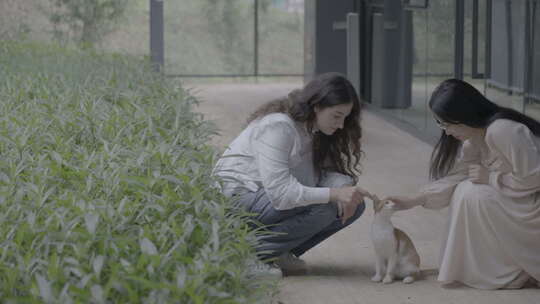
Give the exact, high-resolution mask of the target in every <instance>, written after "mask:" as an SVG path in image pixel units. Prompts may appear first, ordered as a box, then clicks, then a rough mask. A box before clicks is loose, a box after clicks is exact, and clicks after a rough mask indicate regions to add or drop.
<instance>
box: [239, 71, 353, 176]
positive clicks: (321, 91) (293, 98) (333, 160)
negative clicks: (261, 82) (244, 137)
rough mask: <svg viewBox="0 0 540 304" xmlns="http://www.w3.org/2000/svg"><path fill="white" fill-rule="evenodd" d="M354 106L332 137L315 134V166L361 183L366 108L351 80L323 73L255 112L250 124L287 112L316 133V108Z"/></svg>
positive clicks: (317, 170)
mask: <svg viewBox="0 0 540 304" xmlns="http://www.w3.org/2000/svg"><path fill="white" fill-rule="evenodd" d="M349 103H352V104H353V107H352V110H351V113H350V114H349V115H348V116H347V117H346V118H345V122H344V124H343V128H342V129H338V130H337V131H336V132H334V134H332V135H325V134H324V133H322V132H316V133H314V134H313V146H312V150H313V166H314V167H315V171H316V172H317V174H318V175H319V177H320V176H321V173H322V171H323V170H325V169H330V170H334V171H337V172H339V173H342V174H345V175H348V176H350V177H351V178H353V179H354V181H355V182H356V181H357V175H358V174H360V172H361V171H360V168H359V164H360V158H361V157H362V154H363V152H362V150H361V144H360V139H361V138H362V128H361V127H360V113H361V108H362V105H361V103H360V101H359V99H358V96H357V95H356V91H355V90H354V87H353V86H352V84H351V83H350V82H349V81H348V80H347V78H346V77H345V76H344V75H342V74H339V73H325V74H321V75H319V76H318V77H316V78H315V79H313V80H311V81H310V82H308V83H307V84H306V85H305V86H304V88H303V89H301V90H294V91H292V92H291V93H290V94H289V95H288V96H287V97H284V98H281V99H277V100H273V101H270V102H268V103H266V104H264V105H262V106H261V107H260V108H258V109H257V110H255V112H253V113H252V114H251V115H250V116H249V118H248V120H247V123H250V122H251V121H253V120H255V119H257V118H260V117H263V116H265V115H268V114H270V113H277V112H280V113H286V114H288V115H289V116H290V117H291V118H292V119H293V120H295V121H298V122H303V123H305V125H306V128H307V131H308V132H309V133H310V134H311V133H313V127H314V123H315V118H316V116H315V107H318V108H320V109H324V108H328V107H332V106H336V105H340V104H349Z"/></svg>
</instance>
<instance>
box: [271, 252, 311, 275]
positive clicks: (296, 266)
mask: <svg viewBox="0 0 540 304" xmlns="http://www.w3.org/2000/svg"><path fill="white" fill-rule="evenodd" d="M276 264H277V265H278V266H279V268H281V269H282V270H283V271H286V272H299V271H305V270H306V262H305V261H304V260H302V259H300V258H298V257H296V256H295V255H294V254H292V253H290V252H286V253H284V254H282V255H280V256H279V257H278V258H277V260H276Z"/></svg>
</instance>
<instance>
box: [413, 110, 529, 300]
mask: <svg viewBox="0 0 540 304" xmlns="http://www.w3.org/2000/svg"><path fill="white" fill-rule="evenodd" d="M471 164H482V165H483V166H485V167H487V168H488V169H489V171H490V175H489V184H474V183H472V182H471V181H469V180H468V167H469V165H471ZM422 192H423V193H424V194H426V195H427V198H428V200H427V203H426V204H425V207H426V208H432V209H438V208H443V207H446V206H448V207H449V219H448V229H447V231H446V233H445V235H444V236H443V242H442V247H441V256H440V267H439V277H438V280H439V281H442V282H445V283H448V282H453V281H458V282H461V283H464V284H466V285H468V286H471V287H475V288H481V289H498V288H519V287H521V286H523V284H525V282H526V281H527V280H528V279H529V278H530V277H533V278H535V279H536V280H538V281H540V138H538V137H535V136H534V135H533V134H532V133H531V131H530V130H529V129H528V128H527V127H526V126H524V125H523V124H520V123H517V122H514V121H510V120H506V119H499V120H496V121H495V122H493V123H492V124H491V125H490V126H489V127H488V129H487V131H486V136H485V141H484V142H481V143H475V144H473V143H471V142H469V141H466V142H464V143H463V147H462V149H461V153H460V156H459V157H458V159H457V161H456V164H455V166H454V168H453V169H452V170H451V172H450V174H448V176H446V177H445V178H442V179H439V180H437V181H435V182H433V183H431V184H428V185H426V186H425V187H424V188H423V189H422Z"/></svg>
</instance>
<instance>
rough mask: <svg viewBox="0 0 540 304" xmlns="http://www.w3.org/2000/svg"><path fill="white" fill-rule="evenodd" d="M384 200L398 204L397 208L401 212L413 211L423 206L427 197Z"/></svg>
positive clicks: (395, 197)
mask: <svg viewBox="0 0 540 304" xmlns="http://www.w3.org/2000/svg"><path fill="white" fill-rule="evenodd" d="M383 200H389V201H392V202H394V204H396V207H397V208H398V209H401V210H406V209H411V208H413V207H416V206H420V205H423V204H424V203H425V197H424V196H422V195H419V196H401V195H395V196H387V197H385V198H383Z"/></svg>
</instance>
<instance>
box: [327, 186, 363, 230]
mask: <svg viewBox="0 0 540 304" xmlns="http://www.w3.org/2000/svg"><path fill="white" fill-rule="evenodd" d="M364 197H371V194H370V193H369V192H368V191H366V190H364V189H362V188H360V187H343V188H332V189H331V191H330V199H331V200H332V201H334V202H336V204H337V206H338V217H339V218H340V219H341V222H342V223H343V224H345V222H346V221H347V220H348V219H349V218H350V217H351V216H353V215H354V213H355V212H356V208H357V207H358V205H359V204H363V203H364Z"/></svg>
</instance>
